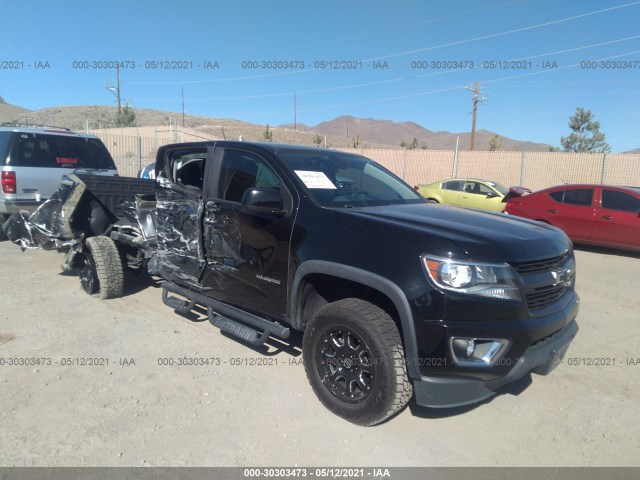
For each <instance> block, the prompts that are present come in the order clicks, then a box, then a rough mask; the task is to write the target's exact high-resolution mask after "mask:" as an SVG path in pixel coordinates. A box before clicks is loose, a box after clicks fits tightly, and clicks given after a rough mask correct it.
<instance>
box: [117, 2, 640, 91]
mask: <svg viewBox="0 0 640 480" xmlns="http://www.w3.org/2000/svg"><path fill="white" fill-rule="evenodd" d="M635 5H640V1H637V2H632V3H627V4H624V5H617V6H615V7H609V8H604V9H602V10H596V11H593V12H587V13H583V14H580V15H574V16H573V17H567V18H561V19H558V20H552V21H550V22H545V23H540V24H537V25H530V26H528V27H522V28H517V29H514V30H508V31H505V32H498V33H493V34H491V35H484V36H481V37H474V38H469V39H466V40H458V41H456V42H450V43H444V44H440V45H434V46H431V47H425V48H420V49H417V50H410V51H406V52H399V53H392V54H389V55H382V56H379V57H373V58H367V59H361V60H360V61H361V62H369V61H374V60H381V59H386V58H394V57H401V56H406V55H411V54H415V53H421V52H427V51H430V50H436V49H439V48H445V47H451V46H455V45H463V44H465V43H471V42H476V41H479V40H487V39H489V38H496V37H501V36H505V35H511V34H513V33H519V32H523V31H527V30H533V29H536V28H541V27H547V26H549V25H555V24H558V23H564V22H568V21H570V20H576V19H578V18H584V17H589V16H592V15H597V14H600V13H604V12H608V11H612V10H618V9H621V8H627V7H632V6H635ZM630 38H637V37H630ZM314 71H322V70H321V69H316V68H313V69H305V70H292V71H287V72H278V73H265V74H262V75H249V76H244V77H230V78H213V79H209V80H187V81H165V82H128V84H129V85H173V84H176V83H217V82H225V81H238V80H252V79H259V78H269V77H278V76H284V75H294V74H300V73H308V72H314Z"/></svg>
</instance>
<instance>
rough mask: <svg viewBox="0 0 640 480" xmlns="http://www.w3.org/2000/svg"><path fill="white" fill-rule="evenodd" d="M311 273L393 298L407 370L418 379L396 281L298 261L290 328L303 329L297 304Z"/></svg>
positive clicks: (409, 320) (411, 330) (411, 331)
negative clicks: (340, 279)
mask: <svg viewBox="0 0 640 480" xmlns="http://www.w3.org/2000/svg"><path fill="white" fill-rule="evenodd" d="M314 273H320V274H325V275H332V276H334V277H339V278H343V279H345V280H350V281H352V282H355V283H360V284H362V285H365V286H367V287H370V288H373V289H375V290H378V291H379V292H380V293H382V294H384V295H386V296H387V297H388V298H389V299H390V300H391V301H392V302H393V304H394V306H395V307H396V310H397V311H398V316H399V318H400V324H401V326H402V331H401V332H400V334H401V336H402V343H403V345H404V352H405V357H406V361H407V373H408V374H409V377H411V378H414V379H419V378H420V370H419V368H418V362H417V358H418V344H417V340H416V330H415V326H414V323H413V315H412V313H411V307H410V306H409V301H408V300H407V297H406V296H405V295H404V293H403V291H402V289H401V288H400V287H399V286H398V285H396V284H395V283H393V282H392V281H391V280H389V279H388V278H385V277H383V276H380V275H378V274H376V273H372V272H369V271H367V270H363V269H360V268H356V267H352V266H349V265H342V264H340V263H333V262H327V261H324V260H308V261H306V262H304V263H302V264H301V265H300V266H299V267H298V269H297V270H296V273H295V276H294V278H293V288H292V289H291V322H292V326H293V328H295V329H297V330H303V329H304V325H303V319H302V310H301V308H300V305H301V299H302V291H303V288H302V287H303V284H304V279H305V278H306V277H307V276H309V275H311V274H314Z"/></svg>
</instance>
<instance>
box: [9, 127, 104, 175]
mask: <svg viewBox="0 0 640 480" xmlns="http://www.w3.org/2000/svg"><path fill="white" fill-rule="evenodd" d="M16 135H17V136H18V141H17V142H15V143H14V145H13V148H12V152H11V159H10V163H9V164H10V165H11V166H14V167H49V168H56V167H57V168H60V167H62V168H65V167H66V168H89V169H97V170H115V169H116V166H115V165H114V163H113V159H112V158H111V155H110V154H109V152H108V151H107V148H106V147H105V146H104V144H103V143H102V142H101V141H100V140H98V139H97V138H87V137H72V136H62V135H46V134H34V133H17V134H16Z"/></svg>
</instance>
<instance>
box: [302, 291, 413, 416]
mask: <svg viewBox="0 0 640 480" xmlns="http://www.w3.org/2000/svg"><path fill="white" fill-rule="evenodd" d="M302 351H303V356H304V365H305V369H306V372H307V377H308V378H309V382H310V383H311V386H312V387H313V390H314V392H315V393H316V395H317V396H318V398H319V399H320V401H321V402H322V403H323V404H324V405H325V406H326V407H327V408H328V409H329V410H331V411H332V412H333V413H335V414H337V415H339V416H340V417H342V418H344V419H346V420H348V421H350V422H352V423H355V424H357V425H363V426H369V425H375V424H377V423H380V422H383V421H384V420H386V419H387V418H389V417H391V416H393V415H394V414H395V413H397V412H398V411H400V410H401V409H402V408H403V407H404V406H405V405H406V404H407V403H408V402H409V399H410V398H411V395H412V391H413V389H412V386H411V383H410V382H409V379H408V377H407V370H406V365H405V357H404V349H403V347H402V341H401V340H400V334H399V332H398V328H397V326H396V324H395V322H394V321H393V319H392V318H391V317H390V316H389V315H388V314H387V313H386V312H385V311H384V310H382V309H380V308H378V307H376V306H375V305H373V304H371V303H369V302H366V301H364V300H361V299H358V298H347V299H344V300H339V301H337V302H333V303H330V304H328V305H325V306H324V307H322V308H321V309H319V310H318V311H317V312H316V314H315V315H314V317H313V318H312V319H311V321H310V322H309V324H308V325H307V328H306V329H305V333H304V339H303V347H302Z"/></svg>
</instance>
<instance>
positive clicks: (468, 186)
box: [464, 182, 481, 194]
mask: <svg viewBox="0 0 640 480" xmlns="http://www.w3.org/2000/svg"><path fill="white" fill-rule="evenodd" d="M464 191H465V192H467V193H477V194H480V193H481V192H480V184H479V183H478V182H466V183H465V184H464Z"/></svg>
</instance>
